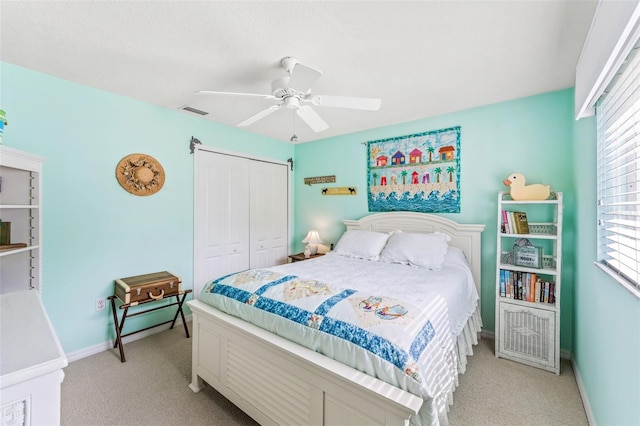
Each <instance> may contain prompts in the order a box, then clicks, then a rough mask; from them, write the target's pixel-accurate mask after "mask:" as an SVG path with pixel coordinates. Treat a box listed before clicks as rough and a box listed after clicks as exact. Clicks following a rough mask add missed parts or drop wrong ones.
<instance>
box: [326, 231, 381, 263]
mask: <svg viewBox="0 0 640 426" xmlns="http://www.w3.org/2000/svg"><path fill="white" fill-rule="evenodd" d="M388 239H389V234H386V233H384V232H375V231H360V230H349V231H347V232H345V233H344V234H342V237H340V240H338V244H337V245H336V248H335V250H334V253H336V254H339V255H341V256H346V257H356V258H359V259H367V260H378V258H379V256H380V252H381V251H382V249H383V247H384V245H385V244H386V243H387V240H388Z"/></svg>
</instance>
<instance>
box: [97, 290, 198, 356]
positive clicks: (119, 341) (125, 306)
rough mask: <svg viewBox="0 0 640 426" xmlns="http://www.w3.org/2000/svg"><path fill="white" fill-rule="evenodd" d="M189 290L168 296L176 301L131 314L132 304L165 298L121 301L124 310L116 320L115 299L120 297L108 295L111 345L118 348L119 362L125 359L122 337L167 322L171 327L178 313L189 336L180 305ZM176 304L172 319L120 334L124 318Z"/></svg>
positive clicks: (142, 303)
mask: <svg viewBox="0 0 640 426" xmlns="http://www.w3.org/2000/svg"><path fill="white" fill-rule="evenodd" d="M191 292H192V290H191V289H188V290H183V291H181V292H180V293H176V294H173V295H171V296H169V297H174V296H175V298H176V301H175V302H173V303H169V304H167V305H162V306H157V307H155V308H149V309H145V310H143V311H139V312H134V313H132V314H129V308H130V307H132V306H140V305H144V304H145V303H151V302H159V301H161V300H164V299H165V298H164V297H161V298H153V297H149V298H148V299H146V300H141V301H138V302H133V303H123V304H121V305H120V309H122V310H124V312H123V314H122V319H121V320H120V321H118V314H117V312H116V299H118V300H120V299H119V298H118V297H117V296H116V295H113V296H109V297H108V299H109V301H110V302H111V312H112V313H113V324H114V327H115V329H116V341H115V343H114V344H113V347H114V349H115V348H119V349H120V362H126V361H127V360H126V358H125V356H124V347H123V345H122V338H123V337H127V336H130V335H132V334H136V333H140V332H142V331H146V330H149V329H151V328H155V327H159V326H161V325H164V324H169V323H171V327H169V328H170V329H173V326H174V325H175V324H176V320H177V319H178V315H180V316H181V318H182V325H184V331H185V333H186V335H187V339H188V338H189V337H190V336H189V327H187V321H186V320H185V318H184V311H183V310H182V306H183V304H184V301H185V300H186V298H187V295H188V294H189V293H191ZM180 296H182V297H180ZM176 305H177V306H178V309H177V310H176V314H175V315H174V317H173V320H169V321H164V322H161V323H158V324H154V325H151V326H149V327H145V328H142V329H140V330H135V331H131V332H129V333H126V334H122V329H123V328H124V321H125V319H127V318H131V317H135V316H138V315H143V314H146V313H148V312H153V311H157V310H159V309H165V308H169V307H171V306H176Z"/></svg>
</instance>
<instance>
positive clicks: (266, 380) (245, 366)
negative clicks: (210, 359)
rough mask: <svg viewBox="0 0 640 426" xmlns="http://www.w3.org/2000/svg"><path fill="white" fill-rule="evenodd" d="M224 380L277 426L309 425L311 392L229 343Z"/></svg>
mask: <svg viewBox="0 0 640 426" xmlns="http://www.w3.org/2000/svg"><path fill="white" fill-rule="evenodd" d="M227 380H228V384H229V388H230V389H231V390H233V391H234V392H236V393H237V394H238V395H240V396H242V397H243V398H245V399H246V400H248V401H249V402H250V403H251V404H253V405H255V406H256V407H260V410H261V411H262V412H263V413H265V414H266V415H268V416H269V417H270V418H271V419H273V421H274V422H275V423H277V424H279V425H287V424H290V425H302V424H311V423H312V421H311V412H312V409H311V398H312V397H313V395H312V392H313V390H312V389H311V388H310V387H309V386H308V385H307V384H306V383H304V382H303V381H301V380H299V379H297V378H296V377H295V376H294V375H292V374H290V373H289V372H287V371H284V370H282V369H279V368H277V367H276V366H274V365H273V364H272V363H270V362H269V361H268V360H265V359H262V358H261V357H260V354H254V353H252V352H248V351H246V349H245V350H243V349H242V348H241V347H238V346H237V345H236V344H235V343H234V342H232V341H229V346H228V364H227Z"/></svg>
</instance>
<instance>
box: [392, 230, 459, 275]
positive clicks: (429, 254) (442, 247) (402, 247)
mask: <svg viewBox="0 0 640 426" xmlns="http://www.w3.org/2000/svg"><path fill="white" fill-rule="evenodd" d="M450 240H451V237H449V236H448V235H447V234H443V233H442V232H434V233H432V234H421V233H412V232H402V231H395V232H394V233H393V234H391V237H389V241H388V242H387V245H386V246H385V248H384V250H383V251H382V253H381V254H380V261H381V262H386V263H402V264H405V265H415V266H420V267H422V268H428V269H440V267H441V266H442V262H444V256H445V254H447V249H448V248H449V244H448V241H450Z"/></svg>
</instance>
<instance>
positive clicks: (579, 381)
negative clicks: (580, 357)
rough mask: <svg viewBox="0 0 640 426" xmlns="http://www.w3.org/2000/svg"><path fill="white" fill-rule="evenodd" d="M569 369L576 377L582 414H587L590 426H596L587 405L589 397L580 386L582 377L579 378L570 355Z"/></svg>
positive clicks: (589, 407) (589, 406)
mask: <svg viewBox="0 0 640 426" xmlns="http://www.w3.org/2000/svg"><path fill="white" fill-rule="evenodd" d="M571 368H572V369H573V375H574V376H575V377H576V383H577V384H578V391H580V398H581V399H582V405H583V406H584V412H585V413H586V414H587V421H588V422H589V424H590V425H594V426H595V424H596V419H595V418H594V417H593V411H592V410H591V404H590V403H589V397H588V396H587V392H586V391H585V390H584V386H583V384H582V377H581V376H580V370H579V369H578V365H577V364H576V362H575V359H574V358H573V354H572V355H571Z"/></svg>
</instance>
